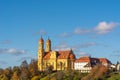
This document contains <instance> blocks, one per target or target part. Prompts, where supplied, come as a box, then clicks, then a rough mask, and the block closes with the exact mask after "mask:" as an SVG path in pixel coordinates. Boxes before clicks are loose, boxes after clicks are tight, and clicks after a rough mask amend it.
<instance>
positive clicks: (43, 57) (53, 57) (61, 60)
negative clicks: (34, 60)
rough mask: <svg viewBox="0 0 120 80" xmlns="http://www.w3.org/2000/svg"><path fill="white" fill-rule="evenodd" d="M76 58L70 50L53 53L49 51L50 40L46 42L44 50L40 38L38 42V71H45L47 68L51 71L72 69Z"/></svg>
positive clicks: (42, 41)
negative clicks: (51, 69) (51, 68)
mask: <svg viewBox="0 0 120 80" xmlns="http://www.w3.org/2000/svg"><path fill="white" fill-rule="evenodd" d="M75 59H76V57H75V55H74V53H73V51H72V50H63V51H54V50H51V40H50V39H49V38H48V39H47V40H46V48H45V50H44V40H43V38H42V37H41V38H40V40H39V41H38V70H39V71H45V70H46V69H47V68H48V67H49V66H52V67H53V70H68V69H71V70H73V69H74V61H75Z"/></svg>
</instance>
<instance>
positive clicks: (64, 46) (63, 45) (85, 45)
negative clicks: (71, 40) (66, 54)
mask: <svg viewBox="0 0 120 80" xmlns="http://www.w3.org/2000/svg"><path fill="white" fill-rule="evenodd" d="M95 45H97V44H96V43H95V42H89V43H83V44H76V45H72V46H70V45H68V44H67V42H62V43H59V44H58V45H57V46H54V47H53V49H54V50H70V49H72V50H74V51H78V50H79V49H80V48H88V47H91V46H95Z"/></svg>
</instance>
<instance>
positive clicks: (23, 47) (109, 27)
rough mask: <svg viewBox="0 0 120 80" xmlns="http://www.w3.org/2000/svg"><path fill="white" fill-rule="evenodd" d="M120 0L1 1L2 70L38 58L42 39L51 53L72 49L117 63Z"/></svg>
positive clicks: (118, 55) (78, 54)
mask: <svg viewBox="0 0 120 80" xmlns="http://www.w3.org/2000/svg"><path fill="white" fill-rule="evenodd" d="M119 3H120V1H119V0H92V1H91V0H1V1H0V68H6V67H9V66H19V65H20V64H21V62H22V61H23V60H27V61H28V62H29V61H30V60H31V59H33V58H35V59H36V58H37V49H38V40H39V39H40V37H41V35H42V37H43V38H44V40H45V41H46V40H47V38H48V37H49V38H50V39H51V41H52V50H66V49H71V48H72V49H73V51H74V53H75V55H76V57H77V58H79V57H80V56H85V55H91V56H92V57H98V58H99V57H105V58H108V59H109V60H111V62H113V63H116V62H117V61H119V57H120V43H119V41H120V37H119V36H120V15H119V14H120V10H119V9H120V5H119Z"/></svg>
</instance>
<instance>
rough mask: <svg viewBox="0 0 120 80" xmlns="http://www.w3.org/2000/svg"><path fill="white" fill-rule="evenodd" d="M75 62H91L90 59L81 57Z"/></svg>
mask: <svg viewBox="0 0 120 80" xmlns="http://www.w3.org/2000/svg"><path fill="white" fill-rule="evenodd" d="M75 62H90V57H86V56H85V57H80V58H79V59H77V60H76V61H75Z"/></svg>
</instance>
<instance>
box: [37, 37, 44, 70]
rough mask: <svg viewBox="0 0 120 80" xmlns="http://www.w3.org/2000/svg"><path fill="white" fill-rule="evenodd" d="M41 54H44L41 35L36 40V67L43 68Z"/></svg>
mask: <svg viewBox="0 0 120 80" xmlns="http://www.w3.org/2000/svg"><path fill="white" fill-rule="evenodd" d="M43 56H44V40H43V38H42V37H41V38H40V40H39V42H38V69H39V70H40V71H42V70H43V67H42V66H43Z"/></svg>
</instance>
